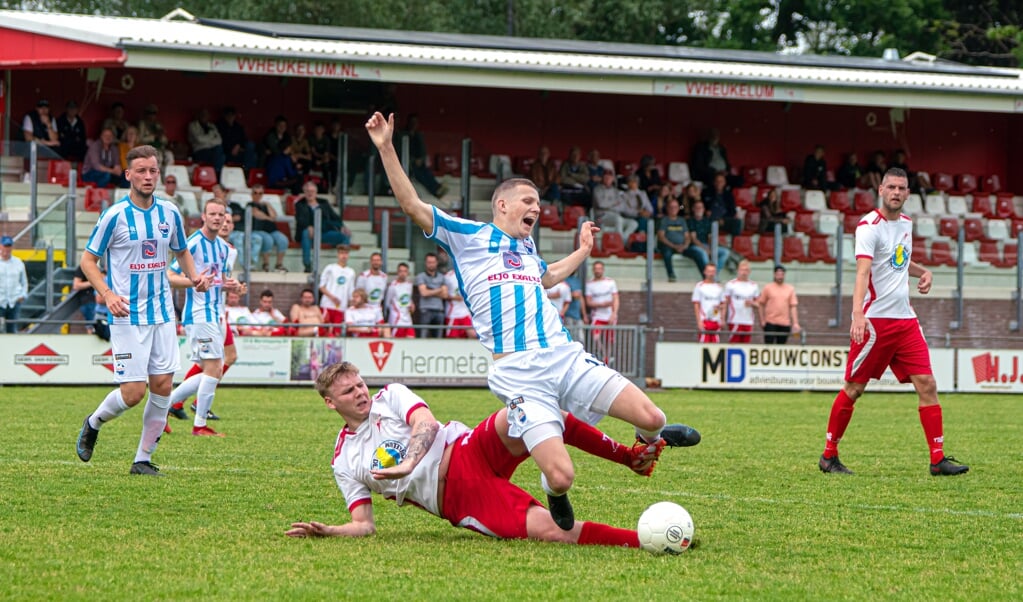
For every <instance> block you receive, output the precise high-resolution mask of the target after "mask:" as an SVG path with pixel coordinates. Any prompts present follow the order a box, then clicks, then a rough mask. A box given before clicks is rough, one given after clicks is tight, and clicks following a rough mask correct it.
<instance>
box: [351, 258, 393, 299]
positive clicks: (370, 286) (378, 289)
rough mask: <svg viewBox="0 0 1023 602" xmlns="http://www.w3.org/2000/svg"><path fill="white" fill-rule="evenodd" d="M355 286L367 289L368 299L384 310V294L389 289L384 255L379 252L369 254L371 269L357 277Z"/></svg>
mask: <svg viewBox="0 0 1023 602" xmlns="http://www.w3.org/2000/svg"><path fill="white" fill-rule="evenodd" d="M355 288H361V289H362V290H364V291H366V300H367V301H368V302H369V304H370V305H376V306H377V307H379V308H380V309H381V310H383V303H384V294H385V293H386V291H387V272H385V271H384V256H383V255H382V254H380V253H379V252H377V253H373V254H371V255H370V256H369V269H368V270H365V271H363V272H362V273H361V274H359V277H358V278H356V279H355Z"/></svg>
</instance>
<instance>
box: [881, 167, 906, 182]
mask: <svg viewBox="0 0 1023 602" xmlns="http://www.w3.org/2000/svg"><path fill="white" fill-rule="evenodd" d="M889 176H891V177H893V178H905V179H907V180H908V179H909V174H907V173H906V170H905V169H902V168H901V167H889V168H888V171H886V172H884V177H885V178H887V177H889Z"/></svg>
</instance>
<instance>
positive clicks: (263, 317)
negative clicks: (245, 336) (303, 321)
mask: <svg viewBox="0 0 1023 602" xmlns="http://www.w3.org/2000/svg"><path fill="white" fill-rule="evenodd" d="M252 319H253V320H254V321H255V323H256V324H258V326H257V327H255V328H253V332H252V334H254V335H256V336H261V337H269V336H274V337H279V336H284V335H286V334H287V327H286V326H285V325H284V324H285V323H286V322H287V321H288V319H287V318H286V317H284V313H283V312H281V310H279V309H277V308H276V307H274V292H273V291H272V290H270V289H265V290H264V291H263V292H262V293H259V307H257V308H256V309H254V310H253V311H252Z"/></svg>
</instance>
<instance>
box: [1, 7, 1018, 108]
mask: <svg viewBox="0 0 1023 602" xmlns="http://www.w3.org/2000/svg"><path fill="white" fill-rule="evenodd" d="M179 14H187V13H181V12H179ZM3 30H9V31H10V32H20V34H21V35H22V36H23V37H24V36H25V35H31V36H35V37H36V38H37V39H36V42H37V44H36V46H46V44H43V43H40V42H45V40H47V39H49V40H51V41H52V40H54V39H58V40H62V41H65V42H66V41H72V42H75V43H78V44H84V45H91V46H93V47H95V48H96V49H97V50H100V49H104V50H108V51H109V50H119V51H121V52H122V53H123V63H124V66H125V67H129V68H141V69H175V70H185V71H200V72H223V73H243V74H251V75H276V76H295V77H322V78H342V79H349V78H350V79H367V80H376V81H388V82H400V83H422V84H433V85H455V86H470V87H473V86H483V87H499V88H514V89H522V88H531V89H543V90H561V91H576V92H593V93H615V94H636V95H666V96H685V97H692V98H717V99H744V100H756V101H783V102H807V103H823V104H836V105H866V106H884V107H907V108H934V109H952V110H969V111H986V112H1023V71H1021V70H1016V69H1002V68H995V67H972V66H968V65H961V64H957V63H950V62H946V61H936V60H920V58H919V57H916V56H912V57H910V58H911V60H907V59H903V60H898V59H895V60H886V59H870V58H855V57H838V56H816V55H789V54H776V53H767V52H750V51H729V50H709V49H702V48H685V47H673V46H642V45H634V44H609V43H599V42H578V41H565V40H540V39H531V38H511V37H497V36H478V35H462V34H442V33H425V32H404V31H388V30H369V29H355V28H341V27H325V26H313V25H296V24H282V23H261V22H252V21H220V20H209V19H181V18H170V19H166V18H165V19H163V20H161V19H135V18H124V17H104V16H94V15H70V14H59V13H40V12H26V11H0V31H3ZM12 46H17V45H16V44H11V45H9V44H4V45H3V48H0V65H5V66H7V67H12V68H14V67H18V66H22V67H29V68H32V67H38V66H40V65H43V64H44V63H43V62H42V61H31V60H25V59H24V57H23V56H22V55H23V54H24V52H21V53H20V54H18V53H16V52H14V51H13V50H12V48H11V47H12ZM80 51H81V48H77V49H76V51H75V52H69V53H68V56H67V57H66V60H65V65H66V66H80V65H81V63H76V62H75V60H76V55H78V56H80V54H79V53H80ZM931 58H933V57H931ZM108 60H109V59H108ZM112 62H118V61H112ZM59 64H60V61H53V60H50V61H49V62H46V63H45V65H47V66H57V65H59Z"/></svg>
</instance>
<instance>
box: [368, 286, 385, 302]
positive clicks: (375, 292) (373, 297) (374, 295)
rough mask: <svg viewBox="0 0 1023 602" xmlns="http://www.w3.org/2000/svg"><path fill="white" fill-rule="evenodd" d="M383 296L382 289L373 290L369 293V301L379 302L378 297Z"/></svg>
mask: <svg viewBox="0 0 1023 602" xmlns="http://www.w3.org/2000/svg"><path fill="white" fill-rule="evenodd" d="M383 296H384V291H383V289H379V288H375V289H373V290H371V291H370V292H369V300H370V301H373V302H376V301H379V300H380V297H383Z"/></svg>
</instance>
